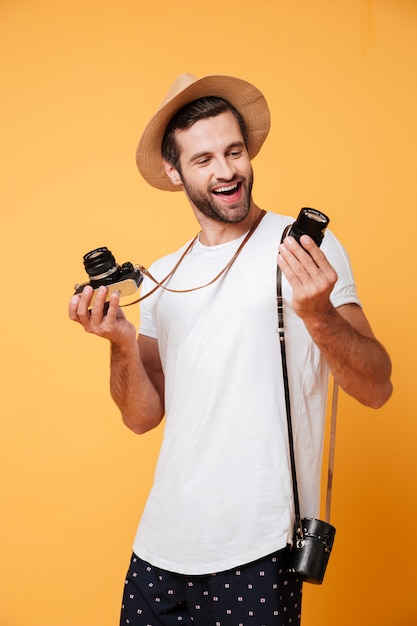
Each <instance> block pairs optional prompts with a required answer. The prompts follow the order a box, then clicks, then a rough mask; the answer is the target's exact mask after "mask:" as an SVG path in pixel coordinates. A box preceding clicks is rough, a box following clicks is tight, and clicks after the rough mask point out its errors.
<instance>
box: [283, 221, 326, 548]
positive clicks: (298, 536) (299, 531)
mask: <svg viewBox="0 0 417 626" xmlns="http://www.w3.org/2000/svg"><path fill="white" fill-rule="evenodd" d="M289 229H290V226H287V227H286V228H285V229H284V232H283V233H282V237H281V243H282V242H283V241H284V239H285V237H286V235H287V233H288V230H289ZM277 316H278V327H277V334H278V340H279V345H280V349H281V360H282V375H283V381H284V396H285V409H286V413H287V428H288V442H289V452H290V464H291V477H292V485H293V493H294V516H295V540H296V541H297V542H302V541H303V539H304V536H303V528H302V524H301V513H300V501H299V497H298V485H297V472H296V466H295V452H294V436H293V429H292V419H291V401H290V390H289V384H288V370H287V356H286V347H285V333H284V300H283V297H282V272H281V269H280V267H279V266H278V265H277ZM337 400H338V384H337V383H336V381H335V380H334V381H333V393H332V404H331V418H330V442H329V458H328V473H327V489H326V522H328V523H330V508H331V497H332V486H333V470H334V456H335V444H336V419H337Z"/></svg>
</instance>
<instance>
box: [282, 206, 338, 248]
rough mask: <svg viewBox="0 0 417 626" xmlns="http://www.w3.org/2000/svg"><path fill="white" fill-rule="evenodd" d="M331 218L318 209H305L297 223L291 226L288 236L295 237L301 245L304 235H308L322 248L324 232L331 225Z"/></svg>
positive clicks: (302, 210)
mask: <svg viewBox="0 0 417 626" xmlns="http://www.w3.org/2000/svg"><path fill="white" fill-rule="evenodd" d="M329 221H330V220H329V218H328V217H327V215H325V214H324V213H321V212H320V211H317V210H316V209H310V208H308V207H304V208H303V209H301V211H300V213H299V215H298V217H297V219H296V221H295V222H294V224H293V225H292V226H291V229H290V232H289V233H288V235H290V236H291V237H294V239H296V240H297V241H298V243H300V237H301V236H302V235H308V236H309V237H311V238H312V239H313V241H314V242H315V243H316V244H317V245H318V246H320V244H321V242H322V241H323V237H324V231H325V230H326V228H327V226H328V224H329Z"/></svg>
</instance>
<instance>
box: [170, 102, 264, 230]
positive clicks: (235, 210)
mask: <svg viewBox="0 0 417 626" xmlns="http://www.w3.org/2000/svg"><path fill="white" fill-rule="evenodd" d="M176 142H177V146H178V151H179V155H180V159H179V161H180V168H179V169H180V172H177V171H176V170H175V172H176V173H177V176H178V180H180V183H182V185H183V187H184V191H185V193H186V194H187V196H188V198H189V200H190V202H191V203H192V204H193V205H194V207H196V208H197V209H198V210H199V211H201V212H202V213H203V214H204V215H205V216H206V217H209V218H210V219H213V220H215V221H217V222H226V223H238V222H241V221H242V220H244V219H245V217H246V216H247V214H248V212H249V208H250V203H251V192H252V184H253V172H252V166H251V163H250V159H249V155H248V152H247V149H246V146H245V143H244V140H243V137H242V133H241V131H240V128H239V124H238V122H237V120H236V118H235V117H234V115H233V113H231V112H230V111H226V112H224V113H221V114H220V115H217V116H216V117H209V118H206V119H203V120H200V121H198V122H196V123H195V124H193V126H191V127H190V128H188V129H186V130H181V131H177V133H176Z"/></svg>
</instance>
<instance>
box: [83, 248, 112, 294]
mask: <svg viewBox="0 0 417 626" xmlns="http://www.w3.org/2000/svg"><path fill="white" fill-rule="evenodd" d="M83 259H84V267H85V271H86V272H87V274H88V275H89V277H90V284H91V285H92V286H93V287H96V286H99V285H106V284H108V283H112V282H114V281H115V280H117V279H118V277H119V276H120V274H121V268H120V265H118V264H117V263H116V259H115V258H114V256H113V255H112V253H111V252H110V250H109V249H108V248H105V247H103V248H96V249H95V250H91V252H87V254H85V255H84V257H83Z"/></svg>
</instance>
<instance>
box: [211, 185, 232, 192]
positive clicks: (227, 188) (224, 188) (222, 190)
mask: <svg viewBox="0 0 417 626" xmlns="http://www.w3.org/2000/svg"><path fill="white" fill-rule="evenodd" d="M234 189H237V185H230V186H229V187H222V188H221V189H215V190H214V193H226V192H227V191H233V190H234Z"/></svg>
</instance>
